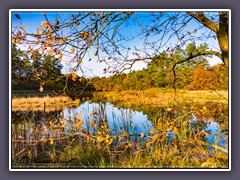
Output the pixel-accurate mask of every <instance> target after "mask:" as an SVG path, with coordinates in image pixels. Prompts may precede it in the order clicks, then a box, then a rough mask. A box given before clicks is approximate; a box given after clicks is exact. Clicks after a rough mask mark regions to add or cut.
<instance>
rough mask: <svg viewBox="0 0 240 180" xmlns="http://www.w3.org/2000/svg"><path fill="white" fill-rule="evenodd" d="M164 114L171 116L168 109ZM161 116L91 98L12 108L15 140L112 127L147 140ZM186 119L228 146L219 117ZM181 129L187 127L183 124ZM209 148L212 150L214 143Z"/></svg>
mask: <svg viewBox="0 0 240 180" xmlns="http://www.w3.org/2000/svg"><path fill="white" fill-rule="evenodd" d="M155 111H156V110H155ZM162 114H163V115H165V116H166V117H167V116H168V117H169V114H168V112H167V111H166V112H164V113H162ZM158 115H159V111H156V112H149V113H146V112H145V113H143V112H142V111H137V110H133V109H130V108H128V109H124V108H117V107H116V106H114V105H112V104H110V103H102V102H90V101H86V102H83V103H82V104H80V105H79V106H78V107H75V108H67V109H63V110H58V111H50V112H44V111H13V112H12V140H26V142H27V140H32V141H34V140H39V139H42V138H46V139H47V138H51V137H55V138H62V137H64V136H65V137H68V136H69V135H71V134H74V133H78V134H81V132H84V133H86V134H90V135H92V136H95V135H97V130H99V129H109V135H110V136H121V135H124V133H128V134H130V135H131V136H130V140H131V141H133V142H135V141H137V139H138V138H139V136H140V135H141V136H142V139H141V141H146V140H147V138H148V136H151V135H153V134H154V133H155V132H157V130H156V129H159V128H157V127H155V125H156V120H157V119H159V116H158ZM172 117H173V118H174V119H175V121H176V119H177V118H178V116H177V115H176V114H175V115H174V114H173V115H172ZM170 118H171V117H170ZM177 121H178V120H177ZM177 121H176V122H177ZM187 121H189V124H190V125H191V127H192V129H191V130H192V131H198V132H200V131H203V132H206V133H208V136H205V137H204V138H203V139H204V141H206V142H209V143H212V144H216V145H218V146H220V147H223V148H226V149H227V148H228V139H227V134H225V133H222V128H221V126H220V125H219V121H216V119H213V118H211V121H210V120H209V119H208V118H203V119H201V123H199V118H198V117H196V116H195V115H194V114H191V116H189V117H188V119H187ZM163 123H164V122H163ZM173 125H174V124H173ZM59 127H60V128H59ZM162 127H164V126H162ZM189 127H190V126H188V128H189ZM182 128H185V129H187V128H186V127H184V126H183V127H182ZM55 129H58V130H57V131H56V130H55ZM153 129H154V131H152V130H153ZM162 131H165V132H166V133H167V136H168V137H169V138H168V140H169V141H171V137H174V136H177V134H175V133H174V131H173V129H170V130H169V128H168V129H162ZM79 137H80V135H79ZM178 138H179V139H180V140H181V139H182V138H183V137H182V136H180V135H179V137H178ZM123 141H124V139H123ZM209 149H212V150H213V148H212V147H211V146H209Z"/></svg>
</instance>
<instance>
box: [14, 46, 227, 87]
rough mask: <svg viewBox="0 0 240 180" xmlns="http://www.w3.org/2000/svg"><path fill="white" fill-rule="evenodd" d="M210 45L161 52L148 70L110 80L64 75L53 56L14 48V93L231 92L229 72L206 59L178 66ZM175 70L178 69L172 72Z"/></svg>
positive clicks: (148, 64)
mask: <svg viewBox="0 0 240 180" xmlns="http://www.w3.org/2000/svg"><path fill="white" fill-rule="evenodd" d="M207 48H208V47H207V44H201V45H199V46H198V47H196V45H195V44H189V45H188V46H187V47H186V48H185V49H181V48H180V47H177V48H175V49H170V50H166V51H162V52H161V53H160V54H159V55H157V56H155V57H154V58H152V59H151V61H149V62H146V63H147V66H146V68H143V69H142V70H138V71H135V70H132V71H130V72H129V73H117V74H114V75H112V76H109V77H93V78H91V79H90V78H84V77H79V76H78V75H77V74H75V73H72V74H62V73H61V70H62V68H63V66H62V65H61V63H60V62H59V61H58V59H57V58H56V57H54V56H50V55H47V56H42V55H41V54H40V53H39V52H38V51H35V53H33V54H32V55H31V56H30V57H29V56H28V54H27V52H26V51H22V50H20V49H17V48H16V47H15V46H13V47H12V89H13V90H40V91H42V90H55V91H62V90H66V91H78V90H96V91H111V90H144V89H149V88H173V87H176V88H179V89H188V90H210V89H214V90H219V89H228V69H227V67H226V66H224V65H223V64H217V65H215V66H210V65H209V63H208V61H207V59H206V57H204V56H198V57H196V58H195V59H192V60H190V61H186V62H184V63H179V64H178V62H179V61H183V60H184V59H185V58H186V57H187V56H189V55H191V54H192V53H196V52H201V51H205V50H206V49H207ZM173 66H175V68H174V70H173Z"/></svg>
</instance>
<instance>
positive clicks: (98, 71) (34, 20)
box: [12, 11, 221, 77]
mask: <svg viewBox="0 0 240 180" xmlns="http://www.w3.org/2000/svg"><path fill="white" fill-rule="evenodd" d="M45 12H46V11H45ZM16 13H17V14H19V15H20V17H21V21H20V20H19V19H17V18H16V17H15V15H14V14H16ZM73 13H74V12H62V13H61V18H62V19H66V18H68V15H70V14H73ZM170 13H173V12H169V14H170ZM174 13H176V12H174ZM46 15H47V17H48V20H49V21H51V22H54V21H55V18H56V17H59V16H58V15H57V14H56V12H46ZM167 15H168V14H167ZM166 18H167V17H166ZM133 19H136V20H137V21H138V22H139V23H140V24H149V23H150V19H151V18H150V16H149V13H148V12H135V15H134V16H133ZM163 20H164V18H163ZM42 21H46V19H45V17H44V16H43V15H42V12H12V30H14V29H15V28H16V27H19V26H20V25H21V23H22V24H23V25H24V26H25V30H26V31H28V32H32V33H36V32H37V28H41V26H40V24H41V22H42ZM131 22H132V21H131ZM131 22H130V21H126V23H129V25H128V27H127V28H122V27H124V25H125V24H126V23H125V24H123V25H122V26H121V27H120V31H121V33H122V34H124V35H125V36H129V37H130V36H132V35H134V34H136V32H140V31H141V26H139V25H138V24H136V25H135V24H134V23H131ZM195 27H198V25H197V23H196V21H194V20H192V21H190V22H189V23H188V24H187V26H186V27H185V29H184V32H187V31H190V32H191V31H192V30H193V29H195ZM64 33H65V32H64ZM197 33H202V34H204V33H205V32H203V31H201V30H199V32H197ZM158 38H159V39H160V36H158V35H155V36H153V37H149V40H150V41H157V40H158ZM165 40H166V38H165ZM205 42H206V43H208V44H209V48H210V49H213V50H219V46H218V43H217V40H214V39H206V41H205ZM176 43H179V42H178V40H177V38H176V37H175V38H172V39H171V40H170V41H169V42H168V43H167V44H166V45H164V46H162V47H161V48H160V49H159V51H162V50H166V49H167V48H168V47H173V46H175V45H176ZM200 43H203V41H197V42H196V44H197V45H198V44H200ZM121 45H125V46H128V47H130V48H131V51H132V52H133V51H134V47H136V48H139V49H141V48H143V39H141V38H140V37H139V38H135V39H134V41H129V42H124V41H123V42H122V44H121ZM156 46H157V44H156ZM19 47H20V48H21V49H26V47H24V46H19ZM95 51H96V49H94V48H92V49H90V50H89V52H88V53H87V55H86V57H85V59H84V60H83V64H82V66H83V70H84V72H85V75H87V76H89V77H92V76H102V75H104V74H103V71H102V70H103V69H104V68H106V67H107V66H106V65H104V63H96V57H94V56H92V54H94V52H95ZM148 53H150V54H151V53H153V50H151V49H150V50H148ZM88 54H89V56H91V59H92V60H91V61H88V60H89V58H90V57H89V56H88ZM131 57H136V56H134V55H132V53H129V58H131ZM94 58H95V59H94ZM63 59H64V60H67V57H66V58H63ZM64 60H62V62H61V63H62V64H63V65H64V66H65V68H64V69H65V71H66V70H67V69H68V67H67V65H66V63H65V62H64ZM84 62H85V63H84ZM220 62H221V61H220V59H219V58H217V57H213V58H212V59H209V63H210V65H214V64H217V63H220ZM145 66H146V63H144V62H138V63H136V64H134V66H133V67H132V69H135V70H139V69H142V68H143V67H145ZM78 74H79V75H80V76H81V75H82V74H81V72H80V71H78Z"/></svg>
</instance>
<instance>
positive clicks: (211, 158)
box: [12, 95, 228, 168]
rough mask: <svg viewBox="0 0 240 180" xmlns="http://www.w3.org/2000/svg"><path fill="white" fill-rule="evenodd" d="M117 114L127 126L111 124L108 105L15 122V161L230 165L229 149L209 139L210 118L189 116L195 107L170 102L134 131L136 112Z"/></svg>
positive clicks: (124, 165) (60, 164)
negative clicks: (74, 113)
mask: <svg viewBox="0 0 240 180" xmlns="http://www.w3.org/2000/svg"><path fill="white" fill-rule="evenodd" d="M151 96H152V95H151ZM174 111H176V112H174ZM170 112H173V114H170ZM169 114H170V115H169ZM176 114H177V115H178V116H176ZM113 115H114V116H115V118H116V119H119V120H120V121H122V122H124V123H125V126H121V127H120V126H119V127H116V128H113V129H110V125H109V123H108V120H107V117H106V112H105V107H103V106H99V107H96V108H95V109H94V110H93V111H92V112H88V114H87V115H86V116H85V117H84V118H85V119H83V117H82V116H81V114H78V115H77V116H76V117H72V118H66V119H64V118H60V119H57V120H52V119H49V120H46V121H45V122H44V123H41V124H34V123H33V122H30V121H29V122H25V123H24V124H21V123H19V124H17V123H16V124H13V127H12V165H13V167H15V168H21V167H26V168H33V167H35V168H41V167H45V168H46V167H47V168H56V167H57V168H63V167H64V168H227V167H228V150H227V149H226V148H223V147H220V146H218V144H211V143H208V142H206V138H207V137H208V136H210V134H209V133H208V132H206V131H204V127H205V126H206V123H207V122H205V121H204V120H203V119H201V118H200V117H199V118H197V119H198V120H197V121H196V122H191V121H189V119H190V118H191V116H192V109H191V108H190V107H188V106H179V107H178V108H176V109H175V108H173V109H169V107H168V108H165V109H164V110H163V111H162V112H161V113H160V114H157V115H153V116H152V123H153V126H154V128H152V129H149V130H147V131H146V132H144V133H139V134H133V133H131V131H129V129H130V127H129V126H131V115H128V116H127V115H126V114H125V113H124V112H123V113H122V114H121V117H117V115H116V114H115V113H114V112H113ZM127 122H129V123H127ZM223 133H224V132H223ZM216 136H217V135H216ZM132 137H135V138H132ZM226 138H227V137H226ZM209 147H212V148H213V150H212V149H211V148H209Z"/></svg>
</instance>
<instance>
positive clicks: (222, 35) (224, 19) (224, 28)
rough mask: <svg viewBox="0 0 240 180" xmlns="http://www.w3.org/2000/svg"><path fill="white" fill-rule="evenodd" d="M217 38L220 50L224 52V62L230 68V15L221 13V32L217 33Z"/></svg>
mask: <svg viewBox="0 0 240 180" xmlns="http://www.w3.org/2000/svg"><path fill="white" fill-rule="evenodd" d="M217 38H218V42H219V46H220V49H221V51H222V61H223V63H224V64H225V65H226V66H228V58H229V57H228V56H229V54H228V52H229V51H228V50H229V48H228V14H226V13H224V12H223V13H221V14H220V21H219V30H218V31H217Z"/></svg>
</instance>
